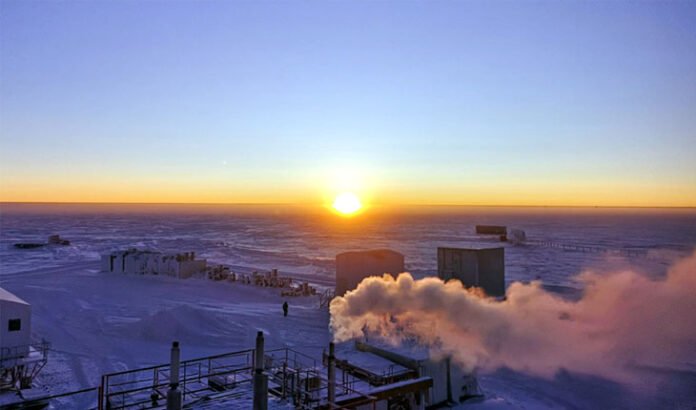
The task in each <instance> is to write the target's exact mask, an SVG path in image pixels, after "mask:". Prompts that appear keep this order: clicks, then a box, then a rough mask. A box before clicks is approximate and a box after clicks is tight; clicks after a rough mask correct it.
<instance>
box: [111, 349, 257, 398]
mask: <svg viewBox="0 0 696 410" xmlns="http://www.w3.org/2000/svg"><path fill="white" fill-rule="evenodd" d="M253 356H254V350H253V349H248V350H241V351H237V352H232V353H225V354H221V355H216V356H209V357H203V358H199V359H193V360H186V361H182V362H181V364H180V370H179V372H180V373H179V374H180V376H179V388H180V389H181V391H182V400H183V403H186V402H187V401H193V400H197V399H199V398H200V396H201V395H200V393H202V392H208V393H210V392H212V391H214V390H215V389H216V388H220V387H223V388H224V387H229V386H230V385H237V384H240V383H249V384H251V383H250V382H251V375H252V369H253ZM169 372H170V366H169V364H164V365H158V366H150V367H145V368H141V369H135V370H126V371H122V372H116V373H110V374H106V375H103V376H102V380H101V387H100V394H99V408H100V409H107V408H108V409H113V410H117V409H124V410H125V409H129V408H139V407H145V406H152V407H154V406H157V405H159V404H160V403H164V401H166V397H167V389H168V386H169Z"/></svg>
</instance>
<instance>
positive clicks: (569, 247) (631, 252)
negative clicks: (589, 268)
mask: <svg viewBox="0 0 696 410" xmlns="http://www.w3.org/2000/svg"><path fill="white" fill-rule="evenodd" d="M524 244H525V245H534V246H544V247H547V248H555V249H562V250H565V251H574V252H585V253H608V254H612V255H623V256H647V255H648V251H647V250H644V249H626V248H619V249H610V248H603V247H600V246H589V245H575V244H568V243H560V242H552V241H537V240H527V241H525V242H524Z"/></svg>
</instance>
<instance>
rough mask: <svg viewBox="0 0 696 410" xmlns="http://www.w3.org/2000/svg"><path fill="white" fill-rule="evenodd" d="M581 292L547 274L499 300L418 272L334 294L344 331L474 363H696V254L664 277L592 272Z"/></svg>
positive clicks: (617, 369) (609, 370)
mask: <svg viewBox="0 0 696 410" xmlns="http://www.w3.org/2000/svg"><path fill="white" fill-rule="evenodd" d="M577 279H578V280H579V281H581V282H582V283H583V285H584V289H585V290H584V293H583V296H582V298H581V299H580V300H577V301H569V300H565V299H563V298H561V297H559V296H557V295H554V294H551V293H549V292H547V291H545V290H544V289H542V287H541V283H540V282H538V281H535V282H531V283H529V284H523V283H513V284H512V285H510V286H509V288H508V290H507V299H506V300H505V301H497V300H495V299H491V298H486V297H483V296H481V293H480V292H477V291H476V290H466V289H464V288H463V287H462V285H461V284H460V283H459V282H458V281H450V282H449V283H444V282H443V281H442V280H440V279H438V278H426V279H421V280H414V279H413V277H412V276H411V275H410V274H409V273H402V274H400V275H399V276H398V277H397V278H396V279H394V278H392V277H391V276H389V275H385V276H384V277H370V278H367V279H365V280H363V281H362V282H361V283H360V285H359V286H358V288H357V289H355V290H354V291H351V292H348V293H347V294H346V295H345V296H344V297H337V298H335V299H334V300H333V302H332V303H331V307H330V311H331V322H330V326H331V328H332V331H333V335H334V339H335V340H336V341H338V342H340V341H346V340H349V339H351V338H357V337H361V336H362V335H363V332H364V331H367V332H370V333H376V334H380V335H381V336H382V337H384V338H385V339H387V340H389V341H391V342H394V343H400V342H403V341H404V340H413V339H415V340H416V341H418V342H420V343H423V344H426V345H428V346H429V347H430V348H431V352H432V353H433V354H450V355H452V357H453V359H454V360H456V361H457V362H458V363H459V364H460V365H462V366H464V367H465V368H468V369H474V368H476V369H481V370H484V371H486V370H489V371H493V370H495V369H498V368H501V367H508V368H511V369H513V370H516V371H522V372H527V373H530V374H534V375H537V376H544V377H551V376H553V375H554V374H556V372H558V371H559V370H561V369H565V370H569V371H573V372H579V373H586V374H592V375H597V376H601V377H605V378H609V379H613V380H616V381H629V380H630V379H631V378H633V377H634V376H636V374H637V373H636V372H634V370H635V369H637V368H638V367H640V366H659V367H674V366H678V367H679V368H690V367H691V369H692V370H693V367H696V364H695V363H696V254H694V255H692V256H690V257H688V258H685V259H683V260H681V261H679V262H677V263H676V264H675V265H673V266H672V267H671V268H670V269H669V270H668V273H667V276H666V277H665V278H664V279H661V280H654V279H650V278H648V277H646V276H645V275H642V274H641V273H638V272H636V271H634V270H622V271H616V272H609V273H597V272H585V273H582V274H580V275H579V276H578V277H577Z"/></svg>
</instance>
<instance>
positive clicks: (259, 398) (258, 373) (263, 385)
mask: <svg viewBox="0 0 696 410" xmlns="http://www.w3.org/2000/svg"><path fill="white" fill-rule="evenodd" d="M263 344H264V341H263V332H258V333H257V334H256V351H255V352H254V353H255V356H254V410H266V409H267V408H268V376H266V375H265V374H263V357H264V352H263Z"/></svg>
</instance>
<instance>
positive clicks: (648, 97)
mask: <svg viewBox="0 0 696 410" xmlns="http://www.w3.org/2000/svg"><path fill="white" fill-rule="evenodd" d="M694 21H696V2H689V1H683V2H677V1H674V2H670V1H659V2H658V1H645V2H638V1H630V2H629V1H625V2H623V1H606V2H601V1H591V2H575V1H562V2H540V1H523V2H512V1H485V2H484V1H481V2H477V1H456V2H454V1H452V2H447V1H435V2H427V3H426V2H419V1H398V2H397V1H393V2H392V1H379V2H377V1H364V2H363V1H361V2H294V1H283V2H265V1H261V2H243V1H200V2H194V1H172V2H165V1H150V2H135V1H98V2H86V1H79V2H78V1H74V2H71V1H67V2H66V1H41V2H34V1H8V0H0V201H21V202H26V201H29V202H32V201H39V202H183V203H307V204H311V203H321V202H326V201H330V200H331V198H332V197H333V196H335V195H337V194H338V193H340V192H342V191H346V190H348V191H354V192H356V193H357V194H358V195H359V196H360V197H361V198H362V199H363V201H365V202H369V203H374V204H462V205H544V206H554V205H567V206H696V25H694V23H693V22H694Z"/></svg>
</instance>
